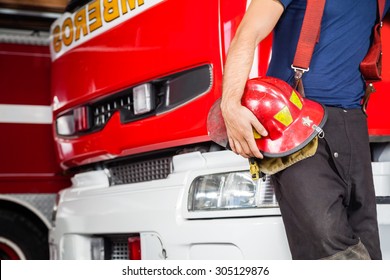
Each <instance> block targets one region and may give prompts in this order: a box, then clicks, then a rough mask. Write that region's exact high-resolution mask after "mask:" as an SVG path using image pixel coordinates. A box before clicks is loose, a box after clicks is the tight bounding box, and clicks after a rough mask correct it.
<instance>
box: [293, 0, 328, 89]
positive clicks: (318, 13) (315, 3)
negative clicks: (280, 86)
mask: <svg viewBox="0 0 390 280" xmlns="http://www.w3.org/2000/svg"><path fill="white" fill-rule="evenodd" d="M325 2H326V1H325V0H307V5H306V11H305V17H304V18H303V23H302V28H301V33H300V35H299V40H298V44H297V49H296V51H295V56H294V61H293V64H292V65H291V68H293V69H294V71H295V85H294V87H295V89H296V90H298V92H299V93H300V94H301V95H302V96H305V92H304V88H303V84H302V75H303V74H304V73H305V72H307V71H309V65H310V61H311V58H312V56H313V51H314V47H315V44H316V43H317V42H318V40H319V37H320V31H321V20H322V14H323V12H324V8H325Z"/></svg>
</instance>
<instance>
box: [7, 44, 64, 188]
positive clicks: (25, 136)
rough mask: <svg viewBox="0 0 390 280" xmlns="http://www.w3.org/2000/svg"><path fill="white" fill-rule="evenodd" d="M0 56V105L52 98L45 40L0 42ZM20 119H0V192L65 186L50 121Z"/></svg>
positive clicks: (43, 101)
mask: <svg viewBox="0 0 390 280" xmlns="http://www.w3.org/2000/svg"><path fill="white" fill-rule="evenodd" d="M0 61H1V63H0V73H1V75H0V84H1V86H2V89H1V94H0V105H4V104H6V105H10V104H12V105H44V106H49V105H50V104H51V100H50V99H51V98H50V65H51V61H50V55H49V48H48V47H47V46H33V45H17V44H0ZM15 118H16V119H18V118H17V116H15ZM18 122H20V121H17V122H16V123H12V122H9V123H0V131H1V137H0V192H1V193H55V192H57V191H58V190H60V189H62V188H64V187H68V186H69V185H70V181H69V178H68V177H65V176H63V171H62V169H61V168H60V166H59V163H58V160H57V157H56V152H55V145H54V139H53V132H52V125H51V124H27V123H18Z"/></svg>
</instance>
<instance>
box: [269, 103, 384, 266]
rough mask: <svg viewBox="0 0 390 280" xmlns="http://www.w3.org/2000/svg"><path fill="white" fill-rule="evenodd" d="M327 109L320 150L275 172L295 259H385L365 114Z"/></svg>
mask: <svg viewBox="0 0 390 280" xmlns="http://www.w3.org/2000/svg"><path fill="white" fill-rule="evenodd" d="M327 112H328V120H327V122H326V124H325V126H324V128H323V130H324V131H325V137H324V138H323V139H319V145H318V149H317V152H316V154H315V155H314V156H313V157H311V158H307V159H304V160H302V161H300V162H298V163H296V164H294V165H293V166H291V167H289V168H287V169H285V170H283V171H281V172H279V173H277V174H275V175H273V176H272V181H273V184H274V187H275V193H276V196H277V199H278V202H279V205H280V210H281V213H282V217H283V222H284V225H285V229H286V233H287V238H288V242H289V246H290V250H291V254H292V258H293V259H321V258H332V256H333V258H339V256H341V257H340V258H341V259H342V258H347V259H348V258H352V259H354V258H356V259H359V258H360V257H359V256H349V255H348V254H344V252H348V253H351V252H355V250H354V248H355V247H356V246H358V245H359V246H360V245H361V244H363V245H364V246H363V250H364V251H365V252H367V251H368V253H369V257H370V258H371V259H381V258H382V255H381V251H380V245H379V235H378V223H377V216H376V202H375V193H374V184H373V178H372V168H371V156H370V150H369V141H368V132H367V123H366V117H365V115H364V114H363V112H362V111H361V110H360V109H351V110H343V109H339V108H333V107H327ZM364 247H365V248H364ZM365 249H367V251H366V250H365ZM362 258H363V259H364V257H362Z"/></svg>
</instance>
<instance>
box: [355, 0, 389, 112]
mask: <svg viewBox="0 0 390 280" xmlns="http://www.w3.org/2000/svg"><path fill="white" fill-rule="evenodd" d="M377 2H378V15H379V18H378V20H377V23H376V24H375V26H374V29H373V40H372V43H371V46H370V49H369V50H368V52H367V55H366V56H365V57H364V59H363V61H362V62H361V63H360V71H361V73H362V75H363V78H364V80H365V81H366V84H367V85H366V92H365V94H364V97H363V102H362V109H363V112H366V109H367V104H368V101H369V99H370V95H371V94H372V93H373V92H375V87H374V85H373V84H372V83H373V82H377V81H380V80H381V79H382V42H381V27H382V19H383V14H384V10H385V3H386V1H385V0H378V1H377Z"/></svg>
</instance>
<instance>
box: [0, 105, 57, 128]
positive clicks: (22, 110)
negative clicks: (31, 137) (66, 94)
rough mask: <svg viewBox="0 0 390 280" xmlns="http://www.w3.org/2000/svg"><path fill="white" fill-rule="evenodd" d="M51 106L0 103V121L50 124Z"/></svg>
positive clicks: (51, 119)
mask: <svg viewBox="0 0 390 280" xmlns="http://www.w3.org/2000/svg"><path fill="white" fill-rule="evenodd" d="M52 122H53V116H52V109H51V106H38V105H8V104H6V105H5V104H3V105H0V123H32V124H51V123H52Z"/></svg>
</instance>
